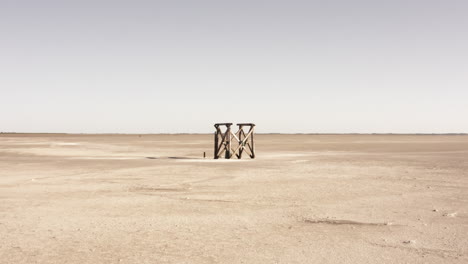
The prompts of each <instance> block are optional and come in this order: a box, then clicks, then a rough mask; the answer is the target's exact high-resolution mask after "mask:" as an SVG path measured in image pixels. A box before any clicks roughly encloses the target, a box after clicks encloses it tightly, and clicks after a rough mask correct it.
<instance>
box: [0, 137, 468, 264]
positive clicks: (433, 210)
mask: <svg viewBox="0 0 468 264" xmlns="http://www.w3.org/2000/svg"><path fill="white" fill-rule="evenodd" d="M256 141H257V142H256V147H257V158H256V159H255V160H250V159H247V158H244V159H242V160H213V159H212V148H213V146H212V144H213V136H212V135H66V134H1V135H0V263H15V264H18V263H468V236H467V234H468V136H464V135H257V136H256ZM203 152H206V153H207V158H206V159H203Z"/></svg>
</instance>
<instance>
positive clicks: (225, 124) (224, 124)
mask: <svg viewBox="0 0 468 264" xmlns="http://www.w3.org/2000/svg"><path fill="white" fill-rule="evenodd" d="M215 126H232V123H216V124H215Z"/></svg>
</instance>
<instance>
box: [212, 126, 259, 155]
mask: <svg viewBox="0 0 468 264" xmlns="http://www.w3.org/2000/svg"><path fill="white" fill-rule="evenodd" d="M214 126H215V128H216V132H215V142H214V143H215V144H214V158H215V159H219V158H220V157H222V156H223V154H224V158H225V159H230V158H232V157H234V156H236V157H237V158H238V159H241V158H242V154H243V152H246V153H247V154H248V155H249V157H250V158H252V159H254V158H255V144H254V128H255V124H252V123H240V124H237V126H238V127H239V129H238V130H237V132H235V133H233V132H232V130H231V126H232V123H217V124H215V125H214ZM244 128H246V129H248V130H247V131H245V130H244ZM223 130H224V131H223Z"/></svg>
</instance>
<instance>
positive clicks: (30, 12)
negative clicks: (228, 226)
mask: <svg viewBox="0 0 468 264" xmlns="http://www.w3.org/2000/svg"><path fill="white" fill-rule="evenodd" d="M467 14H468V1H466V0H460V1H456V0H439V1H434V0H392V1H388V0H357V1H351V0H322V1H318V0H308V1H295V0H287V1H286V0H284V1H275V0H264V1H259V0H248V1H245V0H237V1H223V0H217V1H204V0H199V1H193V0H186V1H182V0H180V1H179V0H168V1H157V0H153V1H141V0H132V1H119V0H112V1H111V0H109V1H105V0H93V1H89V0H80V1H66V0H60V1H50V0H41V1H36V0H34V1H21V0H12V1H9V0H0V131H3V132H6V131H8V132H65V133H211V132H214V127H213V124H214V123H217V122H232V123H239V122H248V123H256V125H257V126H256V129H257V131H258V132H262V133H468V118H467V117H468V15H467Z"/></svg>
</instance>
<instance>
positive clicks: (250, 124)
mask: <svg viewBox="0 0 468 264" xmlns="http://www.w3.org/2000/svg"><path fill="white" fill-rule="evenodd" d="M237 125H238V126H255V124H254V123H238V124H237Z"/></svg>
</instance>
